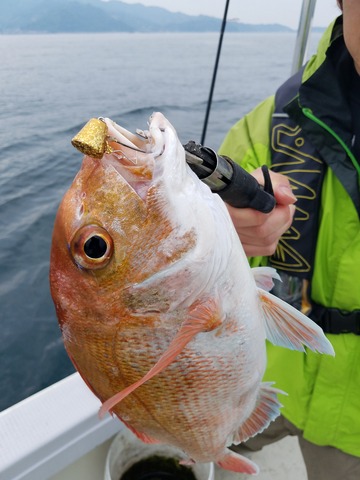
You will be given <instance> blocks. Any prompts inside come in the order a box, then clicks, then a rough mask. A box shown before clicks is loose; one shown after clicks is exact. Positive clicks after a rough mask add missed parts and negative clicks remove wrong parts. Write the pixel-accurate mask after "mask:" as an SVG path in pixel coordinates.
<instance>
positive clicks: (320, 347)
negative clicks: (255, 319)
mask: <svg viewBox="0 0 360 480" xmlns="http://www.w3.org/2000/svg"><path fill="white" fill-rule="evenodd" d="M258 291H259V296H260V300H261V304H262V309H263V312H264V318H265V330H266V337H267V339H268V340H270V342H271V343H273V344H274V345H279V346H281V347H287V348H290V349H292V350H300V351H305V350H304V345H305V346H306V347H308V348H310V350H313V351H315V352H319V353H327V354H329V355H335V352H334V349H333V347H332V345H331V343H330V342H329V340H328V339H327V338H326V336H325V335H324V332H323V331H322V329H321V328H320V327H319V326H318V325H316V323H315V322H313V321H312V320H311V319H310V318H308V317H307V316H306V315H304V314H302V313H301V312H299V311H298V310H296V308H294V307H292V306H291V305H289V304H288V303H286V302H284V301H283V300H281V299H280V298H278V297H275V296H274V295H272V294H271V293H269V292H266V291H265V290H262V289H260V288H259V289H258Z"/></svg>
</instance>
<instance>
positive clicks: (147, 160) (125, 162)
mask: <svg viewBox="0 0 360 480" xmlns="http://www.w3.org/2000/svg"><path fill="white" fill-rule="evenodd" d="M162 118H164V117H163V116H162V115H161V114H160V113H158V112H155V113H154V114H153V115H152V116H151V117H150V119H149V121H148V126H149V130H140V129H137V130H136V133H135V134H134V133H132V132H130V131H129V130H126V129H125V128H124V127H121V126H120V125H118V124H117V123H115V122H114V121H113V120H111V119H110V118H104V117H99V118H97V119H95V118H93V119H91V120H89V122H88V123H87V124H86V125H85V126H84V127H83V129H82V130H81V131H80V132H79V133H78V134H77V135H76V136H75V137H74V138H73V139H72V144H73V146H74V147H75V148H77V149H78V150H80V151H81V152H82V153H84V154H85V155H86V156H88V157H92V158H96V159H97V160H99V162H100V163H101V164H102V165H103V166H104V167H109V166H111V167H113V168H114V169H115V170H116V171H117V172H118V173H119V174H120V175H121V176H122V177H123V178H124V179H125V180H126V182H127V183H128V184H129V185H130V186H131V187H132V188H133V189H134V190H135V191H136V193H138V194H139V196H140V197H141V198H143V199H144V198H145V196H146V192H147V190H148V188H149V186H150V184H151V182H152V180H153V174H154V168H155V160H156V159H157V158H158V157H159V156H161V155H162V154H163V153H164V150H165V137H164V135H162V132H164V131H165V128H164V129H162V128H161V124H162Z"/></svg>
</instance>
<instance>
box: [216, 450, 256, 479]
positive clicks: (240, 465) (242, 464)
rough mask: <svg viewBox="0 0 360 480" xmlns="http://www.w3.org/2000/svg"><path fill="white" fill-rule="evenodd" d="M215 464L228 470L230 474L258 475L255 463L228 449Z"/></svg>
mask: <svg viewBox="0 0 360 480" xmlns="http://www.w3.org/2000/svg"><path fill="white" fill-rule="evenodd" d="M216 464H217V465H218V466H219V467H221V468H223V469H224V470H230V471H231V472H238V473H247V474H249V475H257V474H258V473H259V467H258V466H257V465H256V463H254V462H252V461H251V460H249V459H248V458H246V457H243V456H242V455H240V454H239V453H235V452H232V451H231V450H229V449H227V450H226V451H225V453H224V456H223V457H221V458H220V460H218V461H217V462H216Z"/></svg>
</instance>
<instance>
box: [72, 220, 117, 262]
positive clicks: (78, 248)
mask: <svg viewBox="0 0 360 480" xmlns="http://www.w3.org/2000/svg"><path fill="white" fill-rule="evenodd" d="M70 251H71V254H72V256H73V258H74V260H75V262H76V263H77V265H79V266H80V267H82V268H86V269H88V270H96V269H99V268H104V267H105V266H106V265H107V264H108V263H109V261H110V259H111V257H112V254H113V251H114V244H113V240H112V238H111V236H110V235H109V233H108V232H107V231H106V230H105V229H104V228H102V227H99V226H98V225H86V226H85V227H81V228H80V229H79V230H77V231H76V232H75V234H74V236H73V238H72V240H71V242H70Z"/></svg>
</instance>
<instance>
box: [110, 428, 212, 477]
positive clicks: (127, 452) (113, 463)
mask: <svg viewBox="0 0 360 480" xmlns="http://www.w3.org/2000/svg"><path fill="white" fill-rule="evenodd" d="M153 455H159V456H162V457H165V458H174V459H176V460H182V459H184V458H185V455H184V453H183V452H182V451H181V450H179V449H177V448H175V447H171V446H169V445H159V444H146V443H143V442H142V441H141V440H139V439H138V438H137V437H136V436H135V435H134V434H133V433H132V432H131V431H130V430H129V429H127V428H125V427H124V428H123V429H122V430H121V432H120V433H119V434H118V435H117V436H116V437H115V439H114V440H113V442H112V443H111V445H110V448H109V451H108V454H107V456H106V464H105V474H104V480H120V478H121V476H122V475H123V474H124V473H125V472H126V471H127V470H128V469H129V468H130V467H131V466H133V465H134V464H135V463H137V462H139V461H140V460H144V459H146V458H149V457H151V456H153ZM189 468H190V469H191V471H192V473H193V474H194V476H195V478H196V480H214V478H215V477H214V464H213V463H196V464H195V465H191V466H190V467H189Z"/></svg>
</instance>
